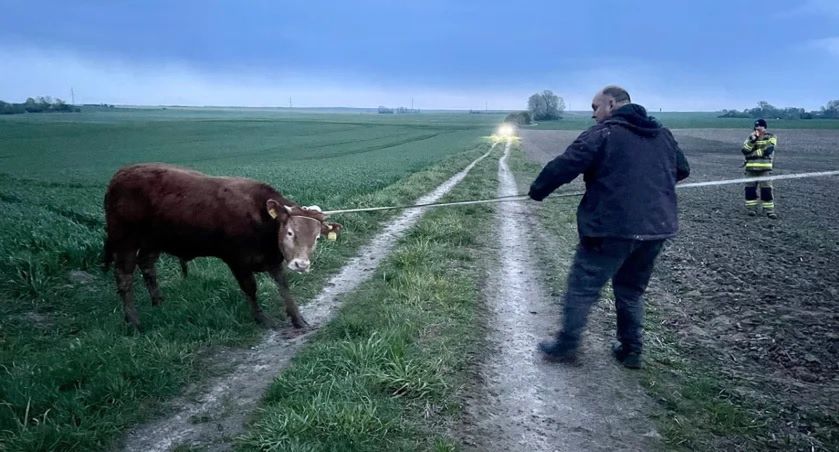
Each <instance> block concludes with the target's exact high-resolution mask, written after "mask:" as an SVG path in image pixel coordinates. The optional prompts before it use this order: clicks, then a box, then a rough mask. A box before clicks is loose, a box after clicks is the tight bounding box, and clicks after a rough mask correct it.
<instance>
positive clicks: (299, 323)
mask: <svg viewBox="0 0 839 452" xmlns="http://www.w3.org/2000/svg"><path fill="white" fill-rule="evenodd" d="M291 325H292V326H293V327H295V328H297V329H301V328H308V327H309V322H307V321H306V320H305V319H304V318H303V317H299V316H298V317H292V318H291Z"/></svg>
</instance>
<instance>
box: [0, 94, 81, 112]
mask: <svg viewBox="0 0 839 452" xmlns="http://www.w3.org/2000/svg"><path fill="white" fill-rule="evenodd" d="M79 111H81V110H80V109H79V108H78V107H75V106H73V105H68V104H67V103H66V102H64V101H63V100H62V99H58V98H56V99H53V98H52V97H49V96H46V97H38V98H32V97H28V98H27V99H26V101H25V102H23V103H22V104H14V103H7V102H2V101H0V114H7V115H8V114H17V113H46V112H79Z"/></svg>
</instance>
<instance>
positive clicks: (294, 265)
mask: <svg viewBox="0 0 839 452" xmlns="http://www.w3.org/2000/svg"><path fill="white" fill-rule="evenodd" d="M288 268H289V269H290V270H293V271H296V272H307V271H309V261H308V260H304V259H294V260H292V261H291V262H290V263H289V264H288Z"/></svg>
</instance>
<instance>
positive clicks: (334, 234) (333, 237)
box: [326, 231, 338, 242]
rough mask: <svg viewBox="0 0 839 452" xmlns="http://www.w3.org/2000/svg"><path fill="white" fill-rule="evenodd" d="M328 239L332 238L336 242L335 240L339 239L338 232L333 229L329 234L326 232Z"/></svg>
mask: <svg viewBox="0 0 839 452" xmlns="http://www.w3.org/2000/svg"><path fill="white" fill-rule="evenodd" d="M326 239H327V240H332V241H333V242H334V241H335V240H338V234H336V233H335V232H333V231H330V232H329V234H326Z"/></svg>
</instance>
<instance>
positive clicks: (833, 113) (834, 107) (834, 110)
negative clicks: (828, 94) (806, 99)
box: [819, 99, 839, 119]
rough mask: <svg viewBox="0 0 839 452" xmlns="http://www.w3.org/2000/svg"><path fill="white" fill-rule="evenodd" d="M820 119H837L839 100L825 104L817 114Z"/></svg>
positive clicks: (838, 117) (838, 116)
mask: <svg viewBox="0 0 839 452" xmlns="http://www.w3.org/2000/svg"><path fill="white" fill-rule="evenodd" d="M819 116H820V117H822V118H832V119H839V99H837V100H831V101H828V102H827V105H825V106H824V107H822V110H821V113H820V114H819Z"/></svg>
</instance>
